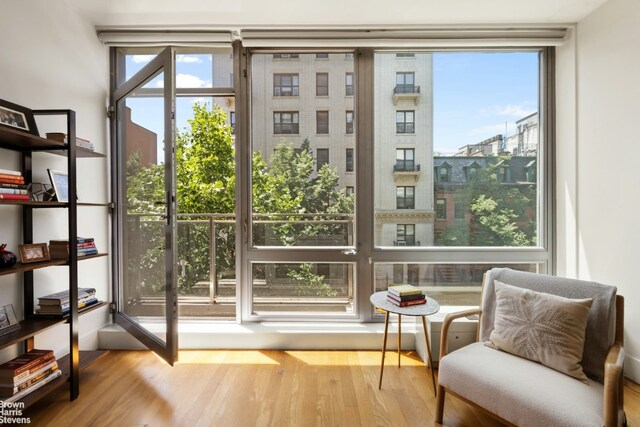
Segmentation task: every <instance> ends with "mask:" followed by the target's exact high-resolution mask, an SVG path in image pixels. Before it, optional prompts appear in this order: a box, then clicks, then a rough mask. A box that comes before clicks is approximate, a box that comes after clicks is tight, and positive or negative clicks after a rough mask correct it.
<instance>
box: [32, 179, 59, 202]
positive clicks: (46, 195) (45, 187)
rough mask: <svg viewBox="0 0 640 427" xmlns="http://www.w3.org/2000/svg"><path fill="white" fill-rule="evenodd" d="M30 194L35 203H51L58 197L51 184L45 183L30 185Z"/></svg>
mask: <svg viewBox="0 0 640 427" xmlns="http://www.w3.org/2000/svg"><path fill="white" fill-rule="evenodd" d="M28 192H29V195H30V196H31V200H33V201H34V202H50V201H52V200H54V199H55V197H56V192H55V190H54V189H53V187H52V186H51V184H45V183H43V182H33V183H31V184H29V188H28Z"/></svg>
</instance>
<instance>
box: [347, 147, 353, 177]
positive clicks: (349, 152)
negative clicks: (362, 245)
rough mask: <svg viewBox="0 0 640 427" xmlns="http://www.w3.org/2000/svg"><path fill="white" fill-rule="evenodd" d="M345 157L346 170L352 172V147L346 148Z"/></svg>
mask: <svg viewBox="0 0 640 427" xmlns="http://www.w3.org/2000/svg"><path fill="white" fill-rule="evenodd" d="M346 159H347V164H346V169H347V172H353V148H347V153H346Z"/></svg>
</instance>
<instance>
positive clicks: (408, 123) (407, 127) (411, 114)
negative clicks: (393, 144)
mask: <svg viewBox="0 0 640 427" xmlns="http://www.w3.org/2000/svg"><path fill="white" fill-rule="evenodd" d="M414 132H415V111H396V133H414Z"/></svg>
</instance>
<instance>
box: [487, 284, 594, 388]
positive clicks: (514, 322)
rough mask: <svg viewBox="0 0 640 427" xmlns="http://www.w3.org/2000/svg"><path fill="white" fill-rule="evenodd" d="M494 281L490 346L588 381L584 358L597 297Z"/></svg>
mask: <svg viewBox="0 0 640 427" xmlns="http://www.w3.org/2000/svg"><path fill="white" fill-rule="evenodd" d="M494 284H495V290H496V314H495V323H494V330H493V331H492V332H491V335H490V336H489V340H490V343H489V344H490V346H492V347H495V348H497V349H499V350H503V351H506V352H508V353H511V354H515V355H517V356H520V357H524V358H526V359H529V360H533V361H536V362H540V363H542V364H543V365H545V366H548V367H549V368H552V369H555V370H556V371H559V372H562V373H564V374H567V375H569V376H572V377H574V378H577V379H579V380H581V381H583V382H585V383H586V382H587V377H586V375H585V374H584V371H583V370H582V366H581V365H580V361H581V360H582V352H583V350H584V335H585V330H586V327H587V317H588V315H589V309H590V308H591V303H592V302H593V300H592V299H591V298H588V299H569V298H564V297H560V296H557V295H551V294H545V293H540V292H534V291H531V290H529V289H523V288H518V287H515V286H510V285H507V284H504V283H501V282H499V281H497V280H496V281H494Z"/></svg>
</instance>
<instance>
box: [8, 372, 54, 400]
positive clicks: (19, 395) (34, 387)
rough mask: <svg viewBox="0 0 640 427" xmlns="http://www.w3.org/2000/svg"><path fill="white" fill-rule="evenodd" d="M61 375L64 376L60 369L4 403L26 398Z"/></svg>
mask: <svg viewBox="0 0 640 427" xmlns="http://www.w3.org/2000/svg"><path fill="white" fill-rule="evenodd" d="M60 375H62V371H61V370H60V369H57V370H56V371H54V372H53V373H52V374H50V375H49V376H48V377H46V378H44V379H43V380H41V381H38V382H37V383H35V384H33V385H32V386H31V387H27V388H25V389H24V390H22V391H20V392H18V393H16V394H14V395H13V396H11V397H8V398H6V399H4V402H15V401H16V400H18V399H20V398H21V397H23V396H26V395H27V394H29V393H32V392H34V391H36V390H37V389H39V388H40V387H42V386H43V385H45V384H48V383H50V382H51V381H53V380H55V379H56V378H58V377H59V376H60Z"/></svg>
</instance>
